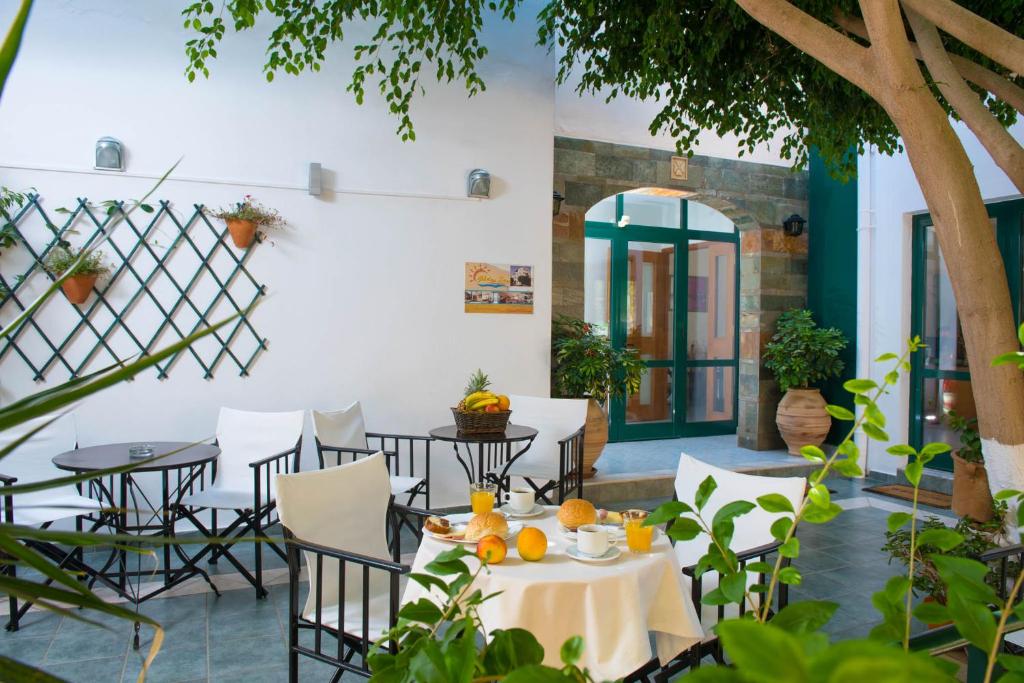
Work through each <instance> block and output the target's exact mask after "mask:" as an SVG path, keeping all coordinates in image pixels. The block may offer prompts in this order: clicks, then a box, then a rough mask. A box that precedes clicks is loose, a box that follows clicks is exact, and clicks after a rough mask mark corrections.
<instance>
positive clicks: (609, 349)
mask: <svg viewBox="0 0 1024 683" xmlns="http://www.w3.org/2000/svg"><path fill="white" fill-rule="evenodd" d="M551 348H552V352H553V355H554V362H553V363H552V373H553V385H554V388H555V394H556V395H557V396H559V397H561V398H586V399H589V401H590V402H589V404H588V408H587V426H586V432H585V434H584V439H583V476H584V477H592V476H593V475H594V473H595V472H596V471H597V470H595V469H594V463H595V462H596V461H597V459H598V458H599V457H600V456H601V451H603V450H604V447H605V444H607V443H608V412H607V411H608V399H610V398H625V397H627V396H631V395H632V394H635V393H636V392H637V391H639V390H640V378H641V377H643V375H644V373H645V372H647V366H646V365H644V364H643V362H642V361H641V360H640V357H639V356H638V355H637V352H636V351H635V350H634V349H616V348H614V347H613V346H612V342H611V339H609V338H608V335H606V334H601V333H600V331H599V330H597V329H595V328H594V326H593V325H591V324H590V323H587V322H584V321H583V320H579V319H576V318H570V317H567V316H559V318H558V320H556V321H555V326H554V330H553V334H552V337H551Z"/></svg>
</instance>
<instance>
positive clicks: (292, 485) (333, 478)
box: [277, 452, 409, 683]
mask: <svg viewBox="0 0 1024 683" xmlns="http://www.w3.org/2000/svg"><path fill="white" fill-rule="evenodd" d="M277 493H278V511H279V513H280V515H281V523H282V525H283V526H284V527H285V532H284V533H285V539H286V542H287V545H288V577H289V584H288V588H289V590H288V605H289V607H288V615H289V616H288V680H289V681H291V682H293V683H294V682H297V681H298V680H299V673H298V666H299V655H303V656H307V657H311V658H313V659H316V660H319V661H321V662H326V663H328V664H333V665H334V666H336V667H338V673H337V675H336V676H335V679H334V680H337V679H338V678H340V675H341V674H342V673H344V672H352V673H356V674H358V675H361V676H367V677H368V676H369V675H370V673H369V669H368V667H367V663H366V653H367V652H368V651H369V649H370V648H371V647H372V645H373V643H374V642H375V641H376V640H377V639H378V638H380V635H381V633H383V632H384V631H385V630H387V629H389V628H391V627H392V626H394V625H395V623H396V621H397V618H398V609H399V599H400V595H399V577H400V576H401V575H402V574H405V573H407V572H408V571H409V568H408V567H406V566H403V565H401V564H399V563H398V562H397V561H395V560H396V559H397V557H398V552H399V550H398V548H397V547H396V548H394V549H393V554H391V553H389V550H388V542H387V529H388V525H389V519H388V512H389V505H390V503H391V499H392V496H391V484H390V481H389V477H388V469H387V466H386V464H385V456H384V454H383V453H379V452H378V453H376V454H373V455H370V456H367V457H365V458H360V459H358V460H356V461H355V462H351V463H347V464H343V465H339V466H336V467H328V468H326V469H322V470H315V471H310V472H299V473H296V474H282V475H279V476H278V477H277ZM392 528H393V527H392ZM300 553H301V558H300ZM392 558H394V559H392ZM303 564H305V566H306V569H307V571H308V586H309V591H308V594H307V596H306V601H305V605H304V606H302V607H301V609H300V602H299V583H300V581H301V569H302V565H303ZM300 632H312V634H313V637H312V641H313V642H312V645H310V644H309V643H308V641H307V642H300V638H299V634H300ZM324 635H327V636H329V637H330V638H333V639H334V642H333V643H332V644H333V645H334V647H325V644H324V643H323V636H324ZM356 656H359V658H360V662H359V663H358V664H356V663H353V659H354V658H355V657H356Z"/></svg>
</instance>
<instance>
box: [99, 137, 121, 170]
mask: <svg viewBox="0 0 1024 683" xmlns="http://www.w3.org/2000/svg"><path fill="white" fill-rule="evenodd" d="M95 167H96V168H97V169H98V170H101V171H123V170H124V145H122V144H121V141H120V140H117V139H115V138H111V137H102V138H100V139H99V140H97V141H96V166H95Z"/></svg>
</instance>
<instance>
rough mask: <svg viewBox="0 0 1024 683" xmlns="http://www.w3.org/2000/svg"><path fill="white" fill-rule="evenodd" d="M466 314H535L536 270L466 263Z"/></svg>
mask: <svg viewBox="0 0 1024 683" xmlns="http://www.w3.org/2000/svg"><path fill="white" fill-rule="evenodd" d="M463 305H464V307H465V308H464V310H465V312H466V313H513V314H530V313H533V266H524V265H521V264H508V263H484V262H479V261H467V262H466V287H465V298H464V303H463Z"/></svg>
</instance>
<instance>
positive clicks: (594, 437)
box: [583, 398, 608, 479]
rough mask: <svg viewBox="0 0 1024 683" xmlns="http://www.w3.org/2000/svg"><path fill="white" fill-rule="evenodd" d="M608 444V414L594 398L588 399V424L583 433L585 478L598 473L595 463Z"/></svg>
mask: <svg viewBox="0 0 1024 683" xmlns="http://www.w3.org/2000/svg"><path fill="white" fill-rule="evenodd" d="M607 444H608V415H607V413H605V412H604V408H602V407H601V404H600V403H598V402H597V401H595V400H594V399H592V398H591V399H588V400H587V424H586V429H585V430H584V433H583V478H584V479H590V478H591V477H593V476H594V475H595V474H597V469H595V468H594V463H595V462H597V459H598V458H600V457H601V452H602V451H604V447H605V446H606V445H607Z"/></svg>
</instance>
